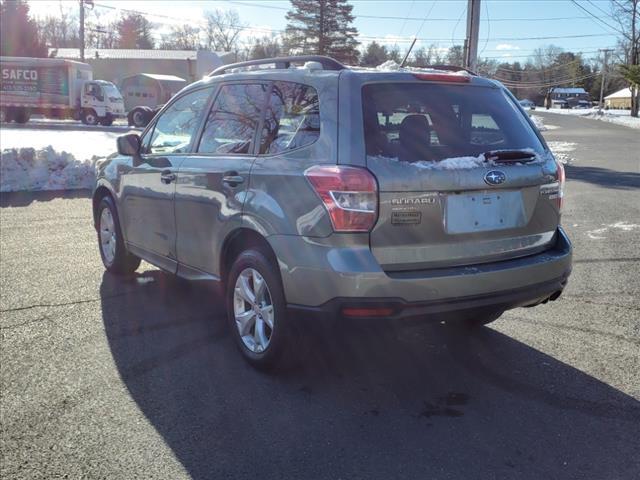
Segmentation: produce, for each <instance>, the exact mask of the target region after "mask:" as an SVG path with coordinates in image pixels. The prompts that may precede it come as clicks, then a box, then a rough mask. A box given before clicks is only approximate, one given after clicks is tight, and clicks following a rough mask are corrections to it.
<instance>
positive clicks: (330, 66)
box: [209, 55, 347, 77]
mask: <svg viewBox="0 0 640 480" xmlns="http://www.w3.org/2000/svg"><path fill="white" fill-rule="evenodd" d="M301 62H318V63H319V64H321V65H322V68H323V69H324V70H344V69H345V68H347V67H346V66H344V65H343V64H342V63H340V62H338V61H337V60H334V59H333V58H331V57H325V56H323V55H298V56H292V57H276V58H261V59H260V60H249V61H246V62H238V63H231V64H229V65H222V66H221V67H218V68H216V69H215V70H214V71H213V72H211V73H210V74H209V76H210V77H213V76H215V75H222V74H224V73H227V71H229V70H232V69H234V68H244V67H251V66H253V65H269V64H274V65H275V68H277V69H286V68H289V67H290V66H291V64H292V63H301Z"/></svg>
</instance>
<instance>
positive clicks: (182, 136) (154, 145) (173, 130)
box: [147, 88, 211, 154]
mask: <svg viewBox="0 0 640 480" xmlns="http://www.w3.org/2000/svg"><path fill="white" fill-rule="evenodd" d="M210 94H211V89H210V88H205V89H202V90H197V91H195V92H191V93H189V94H187V95H184V96H182V97H180V99H178V100H177V101H175V102H174V103H173V104H171V106H170V107H169V108H167V110H165V111H164V112H163V113H162V115H161V116H160V118H158V120H157V122H156V125H155V127H154V129H153V134H152V136H151V141H150V143H149V147H148V149H147V152H148V153H152V154H170V153H184V152H186V151H187V149H188V148H189V145H190V144H191V140H192V139H193V136H194V135H195V134H196V130H197V128H198V125H199V124H200V119H201V118H202V113H203V112H204V109H205V107H206V106H207V101H208V99H209V95H210Z"/></svg>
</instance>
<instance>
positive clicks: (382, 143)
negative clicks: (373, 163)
mask: <svg viewBox="0 0 640 480" xmlns="http://www.w3.org/2000/svg"><path fill="white" fill-rule="evenodd" d="M362 94H363V101H362V105H363V114H364V134H365V144H366V153H367V155H368V156H382V157H387V158H393V159H397V160H399V161H404V162H425V161H426V162H438V161H440V160H443V159H445V158H457V157H469V156H474V157H475V156H478V155H480V154H483V153H485V152H487V151H492V150H522V149H530V150H533V152H535V153H538V154H543V153H544V147H543V145H542V143H541V141H540V140H539V138H538V136H537V135H536V133H535V132H534V130H533V129H532V127H531V126H530V125H529V123H528V122H527V120H526V119H525V118H524V116H523V114H522V112H521V111H520V110H519V109H518V107H517V106H516V105H515V104H514V102H513V101H512V100H511V98H509V97H508V96H507V95H506V94H505V93H504V92H503V91H501V90H500V89H498V88H491V87H477V86H471V85H457V84H456V85H446V84H435V83H423V84H417V83H384V84H370V85H365V86H364V87H363V92H362Z"/></svg>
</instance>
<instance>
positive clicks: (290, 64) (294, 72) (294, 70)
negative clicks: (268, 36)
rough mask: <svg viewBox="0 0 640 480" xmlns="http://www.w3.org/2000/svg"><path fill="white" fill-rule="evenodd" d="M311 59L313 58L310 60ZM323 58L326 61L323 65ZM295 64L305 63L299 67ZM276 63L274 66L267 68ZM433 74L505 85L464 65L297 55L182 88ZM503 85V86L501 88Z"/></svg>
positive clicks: (233, 68)
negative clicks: (359, 63)
mask: <svg viewBox="0 0 640 480" xmlns="http://www.w3.org/2000/svg"><path fill="white" fill-rule="evenodd" d="M309 59H311V60H309ZM315 59H320V60H321V61H322V62H325V64H324V65H323V64H322V63H321V61H316V60H315ZM295 63H303V65H302V66H296V65H295ZM266 65H274V66H275V68H265V66H266ZM419 74H423V75H429V74H432V75H434V79H433V80H431V81H435V82H438V83H440V82H442V83H447V82H446V80H447V77H450V78H451V79H452V81H455V80H456V79H459V78H460V77H461V76H463V77H465V78H466V80H465V82H464V83H459V82H455V83H456V84H458V85H473V86H486V87H493V88H496V87H502V85H501V84H500V83H499V82H497V81H495V80H491V79H488V78H484V77H480V76H478V75H475V74H473V73H472V72H469V71H468V70H465V69H463V68H461V67H455V66H448V65H441V66H433V67H427V68H415V67H399V66H398V65H397V64H395V63H390V62H387V63H385V64H383V65H381V66H379V67H376V68H366V67H349V66H345V65H342V64H340V63H338V62H336V61H335V60H333V59H331V58H329V57H322V56H298V57H281V58H273V59H264V60H261V61H249V62H241V63H237V64H231V65H225V66H223V67H220V68H218V69H216V70H214V71H213V72H211V74H209V75H208V76H206V77H204V78H203V79H202V80H200V81H198V82H196V83H193V84H191V85H189V86H188V87H186V88H185V89H184V90H183V91H188V90H191V89H196V88H199V87H201V86H203V85H214V84H217V83H219V82H221V81H225V82H226V81H260V80H263V81H289V82H297V83H304V84H311V85H314V84H315V85H319V84H322V83H323V82H326V81H327V80H329V79H336V78H338V77H339V76H347V77H353V78H352V80H356V81H359V83H369V82H403V83H404V82H416V83H420V82H421V81H430V80H427V79H425V78H424V77H423V78H422V79H420V78H418V77H417V75H419ZM436 77H437V79H436ZM502 88H504V87H502Z"/></svg>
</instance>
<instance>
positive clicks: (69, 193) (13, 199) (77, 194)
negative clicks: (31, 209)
mask: <svg viewBox="0 0 640 480" xmlns="http://www.w3.org/2000/svg"><path fill="white" fill-rule="evenodd" d="M55 198H91V190H82V189H81V190H47V191H42V192H26V191H25V192H2V193H0V207H1V208H4V207H26V206H27V205H31V204H32V203H33V202H49V201H51V200H53V199H55Z"/></svg>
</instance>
